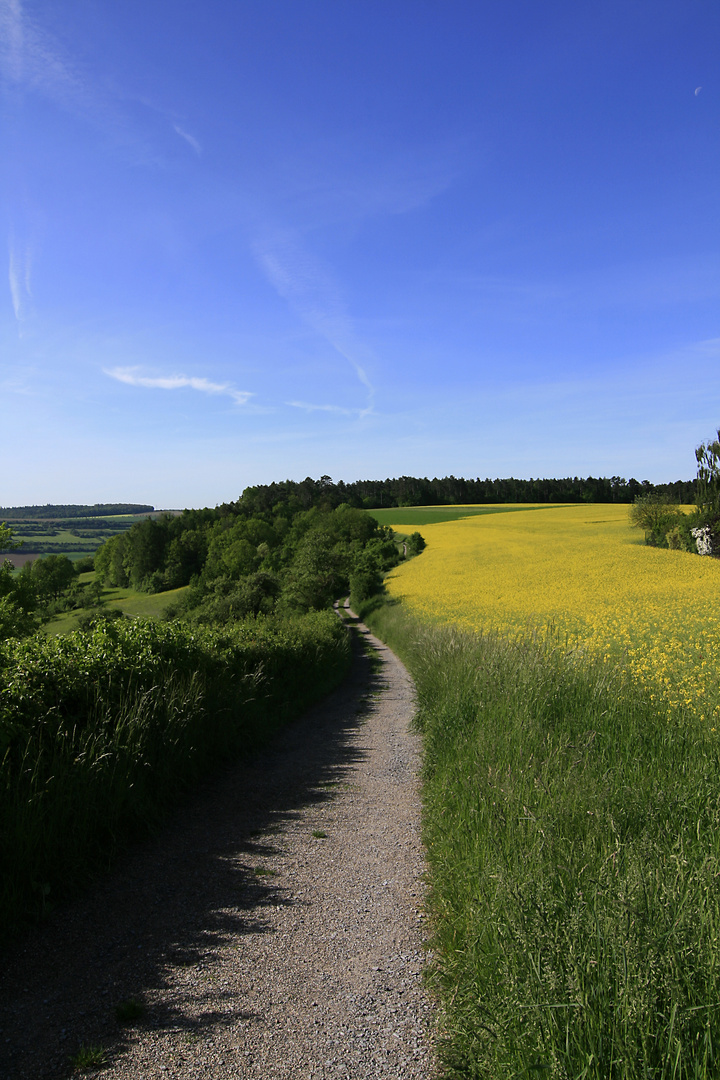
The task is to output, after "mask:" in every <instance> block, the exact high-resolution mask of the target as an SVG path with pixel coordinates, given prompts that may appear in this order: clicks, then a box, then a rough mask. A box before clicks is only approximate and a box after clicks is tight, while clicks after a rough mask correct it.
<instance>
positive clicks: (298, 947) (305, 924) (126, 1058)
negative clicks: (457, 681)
mask: <svg viewBox="0 0 720 1080" xmlns="http://www.w3.org/2000/svg"><path fill="white" fill-rule="evenodd" d="M354 635H355V643H354V660H353V667H352V671H351V674H350V676H349V678H348V679H347V680H346V682H345V683H344V684H343V686H342V687H341V688H340V689H338V690H337V691H336V692H335V693H334V694H332V695H331V696H330V697H329V698H328V699H326V700H325V701H324V702H323V703H322V704H321V705H319V706H316V707H315V708H314V709H312V710H311V711H310V712H309V713H308V714H307V715H306V716H305V717H304V718H303V719H302V720H300V721H299V722H297V723H295V724H294V725H292V726H291V727H290V728H288V730H287V731H286V732H284V733H283V735H282V736H281V737H280V739H279V740H278V741H277V742H276V743H275V745H274V746H273V747H272V749H271V750H269V751H267V752H266V753H264V754H263V755H262V756H260V757H259V758H257V759H256V760H254V761H253V762H252V764H251V765H244V766H238V767H234V768H232V769H231V770H228V771H227V772H226V773H224V774H223V775H222V776H221V777H220V778H219V779H218V780H216V781H214V782H213V784H212V785H208V786H207V787H206V788H205V789H204V790H203V791H202V792H201V793H200V795H199V796H197V797H196V798H195V799H194V800H193V801H192V802H191V803H190V804H188V805H186V806H185V807H183V808H182V809H181V810H180V811H179V812H178V813H177V814H176V815H175V816H174V817H173V820H172V822H171V823H170V824H169V825H168V826H167V827H166V828H164V829H163V831H162V834H161V835H160V836H158V837H157V838H156V839H155V840H153V841H151V842H148V843H147V844H145V845H143V846H141V847H140V848H136V849H134V851H133V852H131V853H130V854H128V855H127V856H125V857H124V858H123V859H122V860H121V861H120V863H119V864H118V865H117V867H116V869H115V871H114V872H113V874H112V876H111V877H110V878H108V879H107V880H106V881H104V882H102V883H101V884H99V885H98V886H97V887H96V888H94V889H93V890H92V892H91V894H90V895H88V896H86V897H85V898H83V899H82V900H80V901H78V902H77V903H75V904H73V905H72V906H70V907H68V908H66V909H65V910H64V911H58V912H57V913H56V915H55V916H54V918H53V919H52V920H51V921H49V922H48V924H46V925H45V926H44V927H43V928H42V929H41V930H39V931H38V932H37V933H36V934H35V935H34V936H33V937H32V938H31V939H30V940H29V941H28V942H26V943H25V944H24V946H22V947H20V948H18V949H16V950H15V952H14V954H13V955H11V956H10V958H9V963H5V964H3V970H2V973H1V974H0V1078H1V1080H29V1078H32V1080H51V1078H53V1080H54V1078H60V1077H68V1076H69V1075H71V1074H72V1069H71V1067H70V1066H69V1064H68V1062H69V1058H70V1056H71V1055H72V1054H74V1053H75V1052H76V1051H77V1050H78V1048H79V1047H80V1046H81V1045H86V1046H87V1045H91V1044H95V1045H101V1046H103V1047H104V1048H106V1053H107V1063H106V1064H105V1066H104V1067H103V1068H102V1069H101V1070H97V1071H93V1070H91V1071H90V1072H88V1073H86V1075H88V1076H95V1075H97V1076H102V1077H103V1078H106V1080H110V1078H113V1080H114V1078H117V1080H120V1078H128V1080H130V1078H132V1080H151V1078H167V1077H177V1078H191V1077H217V1078H224V1077H236V1076H237V1077H243V1078H248V1080H254V1078H258V1080H259V1078H260V1077H262V1078H263V1080H267V1078H268V1077H276V1078H280V1080H284V1078H287V1080H290V1078H292V1080H296V1078H303V1080H304V1078H308V1077H325V1078H331V1077H350V1078H353V1080H368V1078H373V1080H374V1078H376V1077H388V1078H399V1077H406V1078H408V1080H410V1078H417V1080H427V1078H429V1077H430V1076H431V1075H432V1074H433V1055H432V1035H431V1030H432V1019H433V1018H432V1006H431V1003H430V1001H429V1000H428V998H427V996H426V994H425V991H424V989H423V986H422V982H421V979H420V970H421V966H422V963H423V953H422V939H423V931H422V927H423V923H422V911H423V883H422V874H423V870H424V863H423V853H422V848H421V844H420V839H419V817H420V807H419V799H418V793H417V782H416V770H417V763H418V746H417V737H416V736H415V735H413V734H412V733H411V731H410V729H409V722H410V719H411V716H412V711H413V688H412V683H411V681H410V678H409V676H408V675H407V672H406V671H405V669H404V668H403V666H402V665H401V664H400V662H399V661H398V660H397V658H396V657H395V656H394V655H393V654H392V653H391V652H390V650H389V649H387V648H386V647H385V646H384V645H383V644H382V643H381V642H379V641H377V640H376V639H374V638H372V637H371V636H370V635H369V634H368V633H367V631H366V630H365V628H364V627H362V626H358V627H356V629H355V630H354ZM363 641H364V642H365V643H369V645H370V646H371V647H370V648H368V649H364V648H363V647H362V644H363ZM131 997H135V998H138V999H139V1000H140V1001H142V1003H143V1008H144V1012H143V1015H142V1017H141V1018H140V1020H139V1021H136V1022H135V1023H134V1025H132V1026H121V1025H119V1024H118V1021H117V1020H116V1018H115V1008H116V1006H117V1005H118V1003H120V1002H122V1001H124V1000H127V999H128V998H131Z"/></svg>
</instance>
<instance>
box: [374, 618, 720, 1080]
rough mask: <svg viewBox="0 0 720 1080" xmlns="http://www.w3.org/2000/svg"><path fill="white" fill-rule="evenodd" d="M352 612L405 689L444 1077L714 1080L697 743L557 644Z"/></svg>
mask: <svg viewBox="0 0 720 1080" xmlns="http://www.w3.org/2000/svg"><path fill="white" fill-rule="evenodd" d="M366 618H367V621H368V622H369V623H370V624H371V625H372V627H373V629H374V631H375V633H377V634H378V635H379V636H381V637H383V638H384V640H386V641H388V643H389V644H390V645H391V646H392V647H393V648H395V649H396V650H397V651H398V652H399V654H400V655H401V656H402V657H403V659H404V660H405V661H406V663H408V665H409V667H410V669H411V670H412V672H413V675H414V677H415V680H416V684H417V688H418V696H419V722H420V724H421V727H422V731H423V737H424V745H425V759H424V761H425V764H424V814H425V817H424V835H425V841H426V844H427V847H428V853H429V862H430V873H431V903H432V908H433V912H434V918H435V923H434V926H435V930H434V933H435V940H434V943H433V944H434V949H435V954H434V955H435V957H436V959H435V961H434V965H433V969H432V973H431V978H432V980H433V982H434V984H435V986H436V988H437V990H438V992H439V994H440V997H441V1000H442V1002H443V1008H444V1022H443V1040H442V1055H443V1062H444V1068H445V1074H444V1075H445V1076H446V1077H453V1078H460V1077H463V1078H466V1077H472V1078H480V1077H508V1078H509V1077H521V1076H523V1077H529V1076H547V1077H557V1078H568V1080H570V1078H572V1080H575V1078H580V1077H588V1078H590V1077H592V1078H597V1080H601V1078H602V1080H607V1078H613V1080H615V1078H617V1080H620V1078H622V1080H631V1078H632V1080H636V1078H637V1080H640V1078H643V1080H649V1078H653V1080H655V1078H657V1080H660V1078H670V1077H674V1078H680V1077H683V1078H689V1077H692V1078H700V1077H703V1078H707V1077H712V1076H717V1075H718V1072H719V1071H720V1061H719V1060H718V1057H719V1056H720V1049H719V1048H720V952H719V951H718V933H719V931H720V752H719V744H718V741H717V738H716V736H715V735H714V734H712V733H708V732H707V729H705V728H703V727H701V726H700V725H699V724H697V723H696V722H695V720H694V718H693V717H692V716H691V715H686V716H676V717H675V718H674V719H673V720H670V719H669V718H668V717H667V715H664V714H662V713H659V712H658V711H657V709H656V708H654V707H653V706H652V705H651V704H650V703H649V702H648V700H647V699H646V697H644V696H643V694H642V692H641V691H640V690H639V689H638V688H637V687H636V686H635V685H633V683H632V682H631V681H630V680H629V679H628V678H627V676H626V675H625V674H624V673H623V672H622V670H619V669H616V670H615V671H614V672H612V673H610V672H609V670H608V668H607V667H606V666H601V665H598V666H593V664H592V663H590V662H588V661H587V659H584V658H582V657H580V656H578V655H577V654H572V653H567V652H566V651H565V650H563V649H561V648H553V647H551V646H543V647H541V646H538V645H535V644H532V643H524V644H523V643H518V642H509V641H507V640H504V639H503V638H501V637H491V636H479V635H470V634H462V633H458V632H456V631H454V630H453V629H447V628H445V629H439V628H423V627H422V626H420V625H418V624H413V623H411V622H410V621H409V620H408V619H407V618H406V617H405V616H404V614H403V612H402V608H401V606H400V605H396V606H394V607H386V608H382V609H380V610H379V611H376V612H374V613H370V614H369V615H367V616H366Z"/></svg>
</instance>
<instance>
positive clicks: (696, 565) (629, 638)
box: [388, 503, 720, 730]
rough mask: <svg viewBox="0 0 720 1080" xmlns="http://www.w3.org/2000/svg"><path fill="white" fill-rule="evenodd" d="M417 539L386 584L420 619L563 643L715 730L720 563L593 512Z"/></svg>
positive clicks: (541, 513)
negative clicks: (623, 670) (647, 538)
mask: <svg viewBox="0 0 720 1080" xmlns="http://www.w3.org/2000/svg"><path fill="white" fill-rule="evenodd" d="M508 509H510V508H509V507H508ZM514 509H517V508H514ZM388 524H390V522H388ZM396 528H397V529H398V531H407V528H408V527H407V526H402V525H398V526H396ZM422 534H423V536H424V537H425V539H426V541H427V548H426V550H425V551H424V552H423V554H422V555H421V556H420V557H419V558H416V559H412V560H410V561H409V562H407V563H404V564H402V565H401V566H400V567H398V568H397V569H396V570H395V571H393V573H392V574H391V575H390V577H389V579H388V591H389V592H390V594H391V595H392V596H397V597H402V599H403V600H404V602H405V603H406V605H407V606H408V607H409V608H410V609H411V610H412V611H414V612H415V613H416V614H417V615H419V616H421V617H424V618H431V619H433V620H439V621H441V622H453V623H456V624H457V625H459V626H462V627H467V628H469V629H473V630H481V629H494V630H500V631H502V632H506V633H507V632H511V633H526V632H533V631H534V632H536V633H537V632H539V633H540V634H541V635H544V636H547V635H552V634H558V633H559V634H560V635H561V637H563V638H565V637H568V638H569V640H570V641H571V642H572V643H573V644H574V645H578V646H580V647H582V648H584V649H586V650H587V651H588V652H591V653H593V654H594V655H596V656H599V657H601V658H603V659H605V660H607V661H608V662H613V661H615V660H618V659H620V660H624V661H625V663H626V664H627V666H628V667H629V668H630V670H631V671H632V672H633V674H634V675H635V677H636V678H637V679H639V680H640V681H641V682H642V683H643V684H644V685H645V686H646V687H647V689H648V692H649V693H650V695H651V697H652V698H653V699H656V700H658V703H659V702H660V700H664V701H665V702H667V703H668V704H669V705H670V706H671V707H672V708H681V709H682V708H689V709H691V710H693V711H694V712H696V713H697V715H699V716H700V717H701V718H702V719H703V720H705V721H706V722H707V723H708V724H710V725H712V726H713V727H715V726H717V728H718V730H720V560H717V559H711V558H701V557H700V556H698V555H690V554H688V553H686V552H681V551H668V550H661V549H658V548H650V547H646V546H645V544H644V542H643V535H642V532H641V531H640V530H638V529H632V528H631V527H630V526H629V524H628V508H627V506H612V505H603V504H597V503H595V504H590V505H582V506H548V505H547V504H544V505H540V506H534V507H528V508H525V507H523V510H522V511H519V512H515V513H508V514H503V513H495V514H489V515H487V516H477V517H468V518H464V519H461V520H458V521H451V522H443V523H439V524H432V525H423V526H422Z"/></svg>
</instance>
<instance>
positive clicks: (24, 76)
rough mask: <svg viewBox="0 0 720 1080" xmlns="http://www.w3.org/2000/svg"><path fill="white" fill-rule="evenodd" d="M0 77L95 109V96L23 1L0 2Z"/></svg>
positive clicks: (68, 101) (47, 94)
mask: <svg viewBox="0 0 720 1080" xmlns="http://www.w3.org/2000/svg"><path fill="white" fill-rule="evenodd" d="M0 74H1V75H2V77H3V79H4V80H5V81H6V82H8V83H9V84H10V85H14V86H16V87H22V88H25V89H31V90H34V91H37V92H39V93H41V94H43V95H44V96H47V97H50V98H52V99H53V100H55V101H58V102H59V103H61V104H64V105H71V104H72V105H73V106H74V107H76V108H77V107H78V106H82V107H83V109H84V110H85V109H87V108H94V104H95V102H94V98H95V95H94V94H92V93H91V91H90V89H89V87H88V86H87V85H86V83H85V81H84V80H83V78H82V77H81V75H80V74H79V72H78V71H77V70H76V68H75V67H74V65H73V64H72V62H71V61H70V60H69V58H67V57H66V56H64V55H63V50H62V48H61V46H60V45H59V43H58V42H57V41H55V40H54V39H53V38H52V37H51V35H49V34H48V33H47V32H46V31H45V30H44V29H43V28H42V27H41V26H40V25H39V24H38V23H37V22H36V21H34V20H33V19H32V18H31V17H30V16H29V15H28V14H27V12H26V11H25V10H24V8H23V4H22V0H0Z"/></svg>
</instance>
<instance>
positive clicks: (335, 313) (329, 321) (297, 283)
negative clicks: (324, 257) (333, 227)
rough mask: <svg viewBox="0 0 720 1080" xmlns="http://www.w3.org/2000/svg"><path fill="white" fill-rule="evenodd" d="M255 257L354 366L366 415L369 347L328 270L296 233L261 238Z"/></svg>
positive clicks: (371, 394)
mask: <svg viewBox="0 0 720 1080" xmlns="http://www.w3.org/2000/svg"><path fill="white" fill-rule="evenodd" d="M254 249H255V256H256V258H257V260H258V263H259V264H260V266H261V268H262V270H263V271H264V273H265V275H266V277H267V279H268V281H269V282H270V284H271V285H272V286H273V288H274V289H275V290H276V292H277V293H278V294H279V295H280V296H281V297H282V298H283V299H284V300H287V302H288V303H289V304H290V306H291V307H292V308H293V310H294V311H295V312H296V313H297V314H298V315H299V316H300V318H301V319H302V320H303V321H304V322H305V323H307V325H308V326H310V327H311V328H312V329H313V330H314V331H315V332H316V333H317V334H318V335H319V336H320V337H322V338H323V339H324V340H325V341H327V342H328V344H330V345H331V346H332V347H333V349H335V351H336V352H337V353H338V354H339V355H340V356H342V357H343V358H344V359H345V360H346V361H347V363H348V364H350V366H351V367H352V368H353V370H354V372H355V375H356V376H357V379H358V381H359V382H360V384H361V385H362V386H363V387H364V388H365V391H366V406H365V408H364V409H363V410H360V411H362V413H363V415H367V414H368V413H370V412H372V411H373V405H374V400H375V387H374V386H373V384H372V382H371V381H370V378H369V377H368V374H367V372H366V370H365V366H364V362H361V361H362V359H363V358H364V356H366V355H367V354H368V350H367V348H366V347H365V346H363V345H362V344H361V343H360V342H359V341H358V339H357V336H356V334H355V330H354V327H353V323H352V319H351V318H350V316H349V314H348V312H347V308H346V306H345V303H344V301H343V299H342V296H341V294H340V290H339V289H338V287H337V285H336V283H335V281H334V280H333V278H332V276H331V275H330V274H329V273H328V271H327V270H326V269H325V268H324V267H323V266H322V265H321V264H320V262H319V260H317V259H315V258H313V256H311V255H310V254H309V253H308V252H307V251H306V250H305V249H304V248H303V247H302V245H301V244H300V241H299V239H298V237H297V234H295V233H293V232H290V231H287V230H286V231H276V232H275V233H272V234H268V235H266V236H265V237H263V238H262V239H258V240H256V242H255V245H254Z"/></svg>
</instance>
